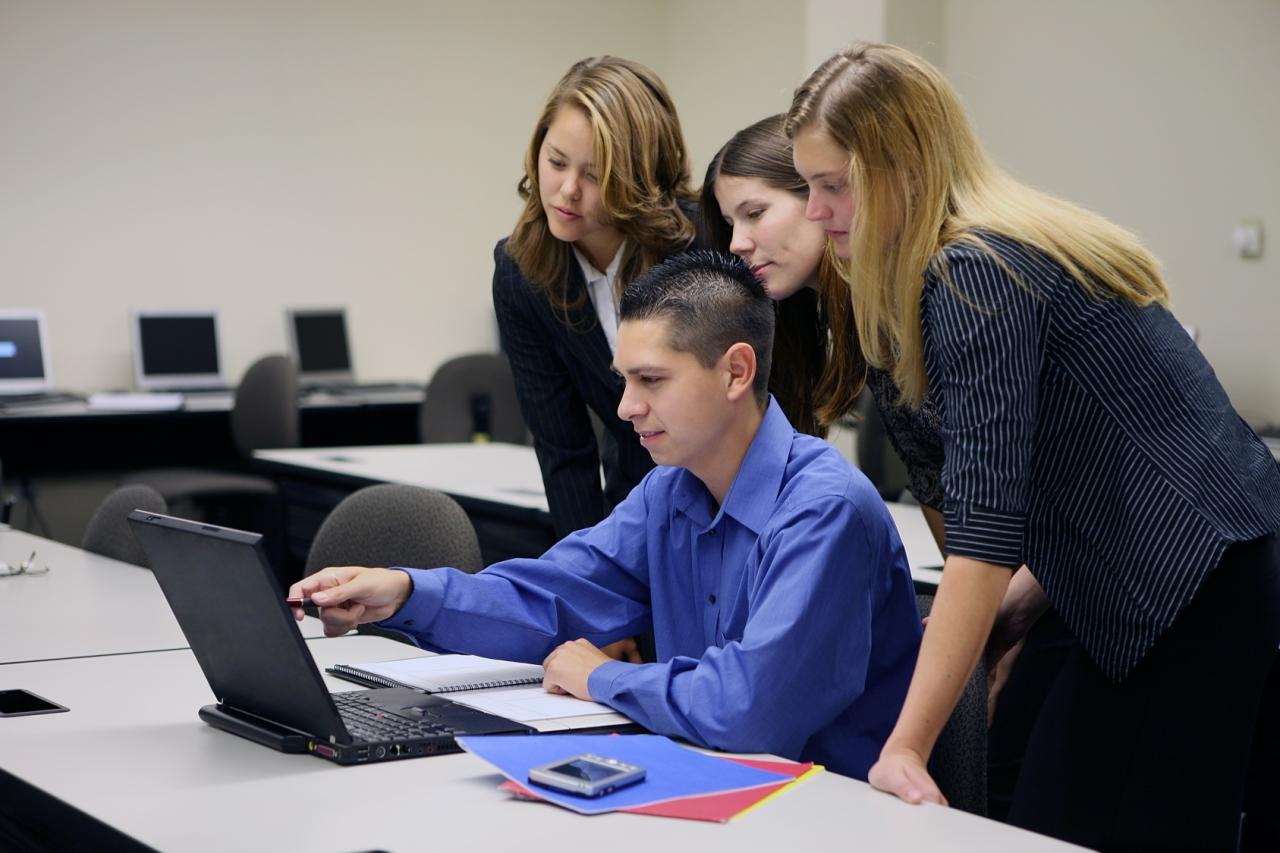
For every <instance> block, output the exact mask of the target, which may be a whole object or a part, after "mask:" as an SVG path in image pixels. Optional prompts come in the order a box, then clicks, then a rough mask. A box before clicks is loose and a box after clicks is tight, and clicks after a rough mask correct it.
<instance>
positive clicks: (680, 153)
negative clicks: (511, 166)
mask: <svg viewBox="0 0 1280 853" xmlns="http://www.w3.org/2000/svg"><path fill="white" fill-rule="evenodd" d="M519 193H520V197H521V198H522V199H523V200H524V209H523V210H522V211H521V212H520V216H519V218H518V219H517V220H516V224H515V227H514V228H513V229H512V231H511V236H510V237H508V238H506V239H504V240H502V241H500V242H499V243H498V245H497V248H496V249H495V250H494V263H495V269H494V274H493V305H494V310H495V311H496V312H497V317H498V328H499V332H500V335H501V338H502V345H503V349H504V350H505V352H506V353H507V355H508V357H509V358H510V360H511V367H512V371H513V373H514V374H515V382H516V391H517V394H518V395H519V398H520V406H521V411H522V412H523V414H524V418H525V421H526V423H527V424H528V425H529V429H530V431H531V432H532V434H533V440H534V448H535V449H536V451H537V454H538V463H539V465H540V466H541V468H542V479H543V483H544V485H545V488H546V493H547V502H548V504H549V505H550V509H551V516H552V520H553V522H554V526H555V532H556V537H557V538H562V537H564V536H566V535H568V534H569V533H571V532H573V531H574V530H579V529H582V528H584V527H589V526H591V525H593V524H595V523H596V522H598V521H600V519H601V518H603V517H604V515H605V514H606V513H607V512H608V510H609V509H610V508H611V507H612V506H614V505H615V504H617V503H618V502H619V501H621V500H622V499H623V498H624V497H626V495H627V493H628V492H629V491H630V490H631V488H632V487H633V486H635V485H636V484H637V483H638V482H640V479H641V478H642V477H643V476H644V474H645V473H646V472H647V471H648V470H649V469H650V468H652V467H653V462H652V460H651V459H650V457H649V454H648V453H647V452H646V451H645V450H644V448H642V447H641V446H640V443H639V441H638V440H637V438H636V435H635V432H634V430H633V429H632V428H631V425H630V424H628V423H626V422H625V421H622V420H621V419H619V418H618V414H617V408H618V402H619V400H620V399H621V395H622V382H621V380H620V379H619V378H618V377H617V376H616V375H615V374H614V373H613V372H612V370H611V368H610V365H611V363H612V360H613V348H614V341H615V340H616V337H617V326H618V321H617V305H618V302H619V299H620V297H621V295H622V291H623V289H624V288H625V287H626V285H627V284H628V283H629V282H631V281H632V280H634V279H635V278H636V277H637V276H638V275H639V274H640V273H642V272H643V271H644V270H646V269H648V268H649V267H650V266H653V265H654V264H656V263H658V262H659V261H661V260H663V259H664V258H666V257H668V256H669V255H672V254H675V253H677V252H679V251H682V250H684V249H686V248H688V247H689V246H690V244H691V243H692V242H693V239H694V233H695V229H694V225H693V221H692V217H693V216H694V215H695V208H694V206H693V205H692V198H693V193H692V190H691V189H690V186H689V163H688V155H687V153H686V151H685V143H684V137H683V135H682V133H681V130H680V120H679V118H678V116H677V114H676V109H675V105H674V104H673V103H672V101H671V97H670V95H669V94H668V93H667V89H666V87H665V86H664V85H663V83H662V81H661V80H660V79H659V78H658V76H657V75H656V74H654V73H653V72H652V71H651V70H649V69H648V68H646V67H644V66H643V65H641V64H639V63H637V62H632V61H630V60H626V59H620V58H617V57H611V56H601V57H592V58H590V59H584V60H582V61H580V62H577V63H575V64H574V65H573V67H571V68H570V69H569V71H568V73H566V74H565V75H564V77H563V78H562V79H561V80H560V82H559V83H557V84H556V86H555V88H554V89H553V90H552V92H551V95H550V97H548V99H547V102H546V104H545V106H544V107H543V109H542V112H541V114H540V115H539V117H538V121H537V123H536V124H535V125H534V130H533V135H532V138H531V139H530V140H529V147H528V149H527V151H526V154H525V163H524V176H523V177H522V178H521V180H520V183H519ZM592 412H593V413H594V414H595V415H596V417H598V418H599V421H600V422H601V423H602V424H603V427H604V428H603V430H602V431H601V436H602V439H603V446H601V445H600V444H598V442H597V436H596V432H595V430H594V429H593V427H592V422H591V418H590V414H589V413H592ZM602 463H603V467H604V475H605V476H604V487H603V491H602V489H601V477H600V470H601V465H602Z"/></svg>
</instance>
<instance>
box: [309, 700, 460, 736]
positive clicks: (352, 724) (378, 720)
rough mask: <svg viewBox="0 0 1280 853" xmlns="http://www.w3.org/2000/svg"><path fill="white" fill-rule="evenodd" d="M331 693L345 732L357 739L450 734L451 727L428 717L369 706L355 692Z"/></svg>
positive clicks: (451, 732) (451, 731)
mask: <svg viewBox="0 0 1280 853" xmlns="http://www.w3.org/2000/svg"><path fill="white" fill-rule="evenodd" d="M332 696H333V701H334V704H335V705H337V707H338V713H339V714H340V715H342V722H343V723H344V724H346V727H347V732H348V733H350V734H351V736H352V737H354V738H356V739H357V740H362V741H372V742H379V741H390V740H406V739H412V738H429V737H438V736H441V735H450V734H453V729H451V728H450V727H449V726H446V725H444V724H443V723H439V722H435V721H433V720H429V719H421V720H412V719H409V718H408V717H401V716H400V715H398V714H392V713H390V712H388V711H386V710H384V709H382V708H379V707H377V706H376V705H371V704H370V703H369V702H367V701H363V700H361V699H359V698H358V697H359V696H360V693H359V692H358V691H357V692H354V693H334V694H332Z"/></svg>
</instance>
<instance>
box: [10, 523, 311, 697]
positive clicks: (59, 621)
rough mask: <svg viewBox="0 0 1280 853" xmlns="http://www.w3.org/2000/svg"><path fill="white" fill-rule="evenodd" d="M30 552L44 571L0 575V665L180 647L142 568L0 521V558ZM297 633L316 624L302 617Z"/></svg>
mask: <svg viewBox="0 0 1280 853" xmlns="http://www.w3.org/2000/svg"><path fill="white" fill-rule="evenodd" d="M32 551H35V552H36V563H37V565H48V566H49V571H48V573H47V574H38V575H27V574H23V575H14V576H11V577H0V664H8V663H13V662H16V661H33V660H46V659H51V658H70V657H85V656H90V655H119V654H128V653H132V652H147V651H157V650H160V649H185V648H187V647H188V644H187V639H186V637H184V636H183V634H182V629H181V628H179V627H178V622H177V620H176V619H174V618H173V612H172V611H171V610H170V609H169V602H167V601H166V600H165V597H164V594H163V593H162V592H161V591H160V585H159V584H158V583H156V579H155V576H154V575H152V574H151V571H150V570H149V569H144V568H142V567H140V566H135V565H133V564H131V563H122V562H120V561H119V560H112V559H111V558H109V557H103V556H101V555H99V554H91V553H89V552H88V551H82V550H80V549H79V548H73V547H71V546H70V545H63V544H61V543H59V542H54V541H52V540H49V539H44V538H42V537H39V536H33V535H32V534H30V533H23V532H22V531H18V530H11V529H8V528H4V527H0V559H3V560H4V561H5V562H7V563H10V564H15V563H21V562H22V561H23V560H25V559H27V557H28V556H29V555H30V554H31V552H32ZM302 632H303V636H306V637H322V636H324V626H323V625H322V624H321V622H320V620H319V619H313V618H311V617H307V618H306V619H305V620H304V621H303V623H302ZM0 686H7V687H17V686H23V687H25V686H26V685H18V684H12V683H7V679H6V683H5V684H3V685H0Z"/></svg>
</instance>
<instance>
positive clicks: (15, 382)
mask: <svg viewBox="0 0 1280 853" xmlns="http://www.w3.org/2000/svg"><path fill="white" fill-rule="evenodd" d="M0 320H34V321H35V323H36V334H37V335H39V336H40V372H41V374H42V375H41V376H40V377H25V376H24V377H21V378H13V379H0V396H3V395H4V394H40V393H44V392H47V391H50V390H52V389H53V365H52V363H51V360H50V358H49V353H50V349H49V329H48V327H47V326H46V325H45V319H44V312H43V311H41V310H40V309H39V308H4V309H0Z"/></svg>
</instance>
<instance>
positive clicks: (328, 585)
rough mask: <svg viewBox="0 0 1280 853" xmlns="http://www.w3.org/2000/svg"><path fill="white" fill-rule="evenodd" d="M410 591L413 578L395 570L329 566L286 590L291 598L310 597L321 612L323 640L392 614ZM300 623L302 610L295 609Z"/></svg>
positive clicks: (295, 614)
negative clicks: (324, 637)
mask: <svg viewBox="0 0 1280 853" xmlns="http://www.w3.org/2000/svg"><path fill="white" fill-rule="evenodd" d="M412 592H413V579H412V578H410V577H409V574H408V573H407V572H402V571H399V570H397V569H372V568H366V567H364V566H330V567H329V568H327V569H321V570H320V571H318V572H316V573H315V574H313V575H310V576H308V577H305V578H303V579H302V580H300V581H298V582H297V583H295V584H294V585H293V586H291V587H289V597H290V598H310V599H311V603H312V604H314V605H315V606H316V607H318V608H319V609H320V620H321V621H322V622H324V633H325V636H326V637H337V636H339V635H341V634H345V633H347V632H348V631H350V630H352V629H353V628H355V627H356V626H357V625H359V624H361V623H363V622H377V621H379V620H381V619H386V618H387V617H388V616H391V615H392V614H394V613H395V612H396V611H397V610H399V609H400V607H401V606H402V605H403V604H404V603H405V601H407V600H408V598H409V594H410V593H412ZM293 615H294V618H296V619H298V620H299V621H301V620H302V617H303V612H302V608H294V611H293Z"/></svg>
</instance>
